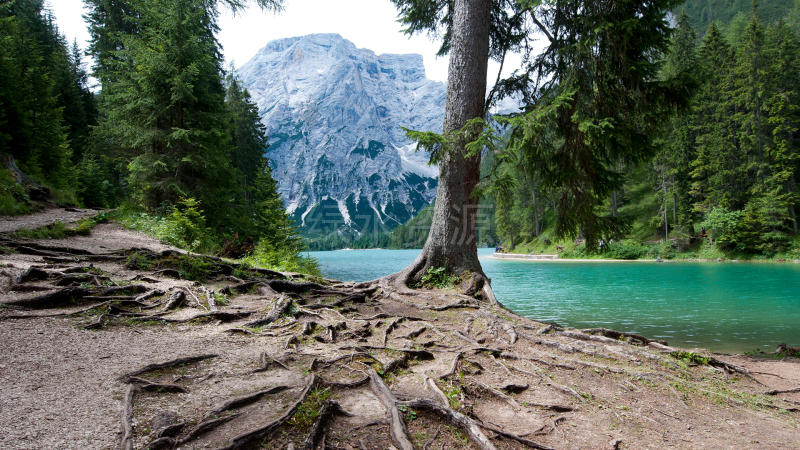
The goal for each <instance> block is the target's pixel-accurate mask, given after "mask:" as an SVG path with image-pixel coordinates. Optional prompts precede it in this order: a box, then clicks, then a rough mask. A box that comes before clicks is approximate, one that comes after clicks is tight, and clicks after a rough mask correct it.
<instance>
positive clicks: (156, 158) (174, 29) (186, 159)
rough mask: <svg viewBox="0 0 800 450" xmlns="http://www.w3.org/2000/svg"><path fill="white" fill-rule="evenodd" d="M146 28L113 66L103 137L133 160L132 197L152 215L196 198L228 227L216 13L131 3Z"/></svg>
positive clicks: (125, 41) (175, 4) (191, 6)
mask: <svg viewBox="0 0 800 450" xmlns="http://www.w3.org/2000/svg"><path fill="white" fill-rule="evenodd" d="M128 4H129V5H134V6H135V15H134V16H133V17H132V16H130V15H128V16H126V18H125V20H136V21H137V23H138V27H139V28H140V29H141V32H140V33H137V34H124V35H122V36H121V42H122V49H121V50H117V51H114V52H113V55H114V56H113V58H110V59H107V60H106V62H107V63H109V65H110V66H111V67H112V69H110V72H111V76H107V77H104V78H105V80H104V84H103V90H104V91H105V92H104V103H105V104H104V108H105V113H106V115H105V117H104V121H103V123H102V124H101V126H102V128H103V131H104V135H105V136H109V137H111V139H112V140H113V141H114V142H115V143H116V145H118V146H119V147H120V148H122V149H129V150H130V151H131V152H132V154H133V157H132V158H131V160H130V162H129V163H128V173H129V175H128V180H129V183H130V189H131V195H132V196H133V198H134V199H136V201H138V202H139V203H140V204H142V205H143V206H145V207H146V208H148V209H150V210H153V209H155V208H157V207H159V206H161V205H162V204H175V203H176V202H177V201H178V200H179V199H180V198H183V197H194V198H197V199H198V200H200V202H201V204H203V205H204V206H205V207H206V208H208V210H207V211H206V212H207V213H209V215H210V221H211V223H214V224H219V223H220V222H221V221H222V220H223V216H222V215H221V214H219V213H220V210H221V209H224V208H225V206H226V205H227V204H228V203H229V202H230V201H231V193H230V186H231V181H232V173H231V168H230V160H229V157H228V154H227V152H228V142H227V141H228V134H227V132H226V129H225V125H226V124H225V120H226V112H225V109H224V103H223V102H224V90H223V86H222V82H221V77H220V74H221V55H220V53H219V46H218V44H217V41H216V39H215V37H214V32H215V31H216V28H215V27H216V26H215V22H214V18H213V16H212V13H213V11H209V10H208V9H207V7H206V6H207V5H206V2H204V1H201V0H168V1H164V2H158V3H153V2H145V1H138V0H137V1H136V2H129V3H128Z"/></svg>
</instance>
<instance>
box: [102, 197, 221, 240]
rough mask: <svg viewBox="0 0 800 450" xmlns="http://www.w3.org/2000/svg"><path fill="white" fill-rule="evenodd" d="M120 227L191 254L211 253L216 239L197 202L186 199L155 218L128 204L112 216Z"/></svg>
mask: <svg viewBox="0 0 800 450" xmlns="http://www.w3.org/2000/svg"><path fill="white" fill-rule="evenodd" d="M114 218H115V219H116V220H117V221H119V222H120V223H121V224H122V225H123V226H125V227H127V228H131V229H134V230H138V231H141V232H143V233H145V234H148V235H150V236H153V237H155V238H156V239H158V240H159V241H161V242H163V243H165V244H169V245H174V246H176V247H180V248H183V249H186V250H189V251H195V252H213V251H214V250H216V248H217V247H218V244H217V239H216V238H215V236H214V235H213V234H212V231H211V229H209V228H208V227H207V226H206V221H205V215H204V213H203V210H202V209H201V207H200V204H199V202H197V201H196V200H194V199H191V198H187V199H183V200H181V202H180V203H179V205H177V206H174V207H172V208H171V212H170V213H169V215H165V216H156V215H150V214H148V213H146V212H143V211H141V210H139V209H138V208H136V207H135V206H132V205H124V206H123V207H121V208H120V209H119V210H117V212H116V213H115V214H114Z"/></svg>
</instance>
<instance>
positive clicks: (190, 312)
mask: <svg viewBox="0 0 800 450" xmlns="http://www.w3.org/2000/svg"><path fill="white" fill-rule="evenodd" d="M41 217H46V216H42V215H39V214H37V215H33V216H25V217H17V218H13V219H12V220H5V221H3V222H0V223H2V226H3V227H4V228H3V230H5V231H13V230H15V229H19V228H21V227H29V228H35V227H36V226H42V225H46V224H47V223H48V222H47V221H46V220H44V221H43V220H42V219H40V218H41ZM49 217H50V218H51V219H50V220H53V218H55V217H57V218H58V219H57V220H62V221H65V220H64V218H63V217H64V215H63V213H54V212H50V213H49ZM11 222H14V223H13V224H11ZM50 223H51V222H50ZM0 250H2V251H0V253H4V254H0V303H2V304H3V306H2V307H0V385H1V386H2V389H0V430H2V431H0V448H113V447H119V448H125V449H128V448H178V447H180V448H295V449H297V448H342V449H350V448H358V449H379V448H380V449H384V448H398V449H407V448H424V449H440V448H448V449H449V448H484V449H487V448H488V449H490V448H529V447H530V448H664V447H669V448H673V447H677V448H700V447H702V448H800V425H798V421H799V420H800V412H798V408H800V389H798V388H800V362H798V360H797V359H785V360H773V359H763V360H762V359H754V358H751V357H746V356H742V355H734V356H730V355H719V354H712V353H709V352H706V351H698V350H695V351H694V352H693V353H684V354H680V353H675V352H677V349H674V348H672V347H669V346H667V345H664V344H662V343H658V342H652V341H650V340H649V339H647V338H646V337H642V336H635V335H625V334H620V333H616V332H613V331H611V330H573V329H567V328H562V327H559V326H554V325H550V324H545V323H541V322H537V321H535V320H530V319H526V318H522V317H519V316H517V315H515V314H513V313H512V312H510V311H508V310H505V309H503V308H502V307H501V306H499V305H488V304H485V303H481V302H479V301H477V300H476V299H473V298H470V297H466V296H463V295H460V294H457V293H455V292H450V291H424V290H423V291H415V292H413V293H407V292H398V291H394V290H393V289H392V288H390V287H387V286H381V285H377V284H376V285H370V284H350V283H338V282H336V281H332V280H323V279H317V278H313V277H307V276H304V275H300V274H291V273H278V272H272V271H267V270H254V269H251V268H247V267H243V266H240V265H238V264H237V263H235V262H231V261H226V260H221V259H218V258H213V257H205V256H200V255H187V254H186V253H184V252H180V251H178V250H176V249H172V248H169V247H167V246H164V245H162V244H159V243H157V242H155V241H153V240H151V239H150V238H147V237H146V236H143V235H141V234H138V233H135V232H132V231H129V230H125V229H123V228H121V227H119V226H117V225H115V224H103V225H99V226H97V227H96V228H95V229H94V230H93V232H92V234H91V235H90V236H88V237H72V238H69V239H65V240H49V241H25V240H19V239H12V238H10V237H5V238H0ZM700 356H703V357H700Z"/></svg>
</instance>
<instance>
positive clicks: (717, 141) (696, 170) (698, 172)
mask: <svg viewBox="0 0 800 450" xmlns="http://www.w3.org/2000/svg"><path fill="white" fill-rule="evenodd" d="M699 61H700V70H699V72H700V74H701V77H702V80H703V83H702V84H701V86H700V88H699V91H698V93H697V95H696V97H695V99H694V102H695V107H694V118H693V120H692V122H693V126H694V128H695V129H694V130H693V131H694V133H696V136H697V138H696V142H697V147H696V148H697V157H696V158H695V160H694V161H693V162H692V165H691V167H692V171H691V177H692V188H691V195H692V198H693V201H694V212H695V213H697V214H700V215H703V214H705V213H707V212H709V211H711V210H712V209H713V208H714V207H723V208H735V207H736V205H737V203H739V205H738V206H741V200H740V198H741V195H742V193H743V192H744V191H745V186H744V185H743V184H742V183H743V181H744V180H742V179H741V178H739V177H738V176H737V172H736V170H738V168H739V167H741V165H742V163H741V161H740V155H741V152H740V151H739V150H738V140H737V136H736V134H735V130H734V126H735V124H734V123H732V122H731V120H730V116H731V114H732V107H731V102H732V101H731V95H732V94H731V92H732V88H731V87H730V82H731V80H730V75H729V73H730V70H731V65H732V63H733V55H732V52H731V49H730V47H729V46H728V43H727V42H726V41H725V39H724V38H723V37H722V33H721V32H720V30H719V28H718V27H717V25H716V24H715V23H712V24H711V27H710V28H709V30H708V32H707V33H706V35H705V37H704V38H703V43H702V45H701V46H700V50H699Z"/></svg>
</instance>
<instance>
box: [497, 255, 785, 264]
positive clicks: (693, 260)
mask: <svg viewBox="0 0 800 450" xmlns="http://www.w3.org/2000/svg"><path fill="white" fill-rule="evenodd" d="M537 256H538V257H539V258H537ZM541 256H546V258H541ZM553 256H555V257H553ZM486 257H488V258H492V259H497V260H504V261H526V262H586V263H589V262H598V263H632V262H642V263H683V262H686V263H758V264H800V260H798V259H794V260H775V259H708V258H686V259H660V260H659V259H652V258H642V259H610V258H563V257H560V256H558V255H526V254H522V253H493V254H491V255H487V256H486Z"/></svg>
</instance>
